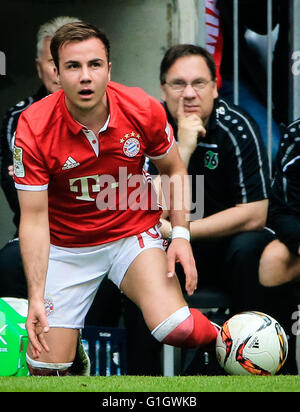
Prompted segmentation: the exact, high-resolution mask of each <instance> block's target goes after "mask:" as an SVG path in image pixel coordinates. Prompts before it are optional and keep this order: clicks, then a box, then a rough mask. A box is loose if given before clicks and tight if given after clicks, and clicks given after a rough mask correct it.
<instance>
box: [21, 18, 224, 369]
mask: <svg viewBox="0 0 300 412" xmlns="http://www.w3.org/2000/svg"><path fill="white" fill-rule="evenodd" d="M51 53H52V56H53V59H54V63H55V66H56V72H57V76H58V79H59V82H60V84H61V87H62V90H60V91H58V92H56V93H53V94H52V95H51V96H48V97H47V98H45V99H43V100H42V101H40V102H37V103H35V104H33V105H32V106H31V107H30V108H29V109H27V110H26V111H25V112H23V113H22V115H21V117H20V120H19V123H18V128H17V133H16V139H15V147H14V173H15V183H16V188H17V189H18V196H19V201H20V207H21V222H20V245H21V253H22V258H23V262H24V268H25V273H26V277H27V285H28V296H29V313H28V318H27V324H26V326H27V330H28V335H29V339H30V345H29V349H28V353H27V361H28V365H29V368H30V371H31V373H32V374H34V375H52V374H54V375H56V374H65V373H67V371H68V369H69V368H70V366H71V365H72V361H73V358H74V354H75V349H76V343H77V336H78V329H80V328H82V327H83V324H84V318H85V315H86V313H87V311H88V308H89V307H90V305H91V303H92V300H93V297H94V295H95V293H96V290H97V288H98V286H99V284H100V282H101V279H102V278H103V276H104V275H105V274H108V277H109V278H110V279H111V280H112V281H113V282H114V283H115V284H117V285H118V286H119V287H120V289H121V290H122V291H123V292H124V293H125V294H126V295H127V296H128V297H129V298H130V299H131V300H132V301H133V302H135V303H136V304H137V305H138V306H139V307H140V309H141V310H142V313H143V316H144V318H145V321H146V324H147V326H148V327H149V329H150V330H151V331H152V334H153V336H154V337H155V338H156V339H157V340H159V341H162V342H165V343H168V344H172V345H176V346H180V347H182V346H190V347H195V346H206V345H208V346H209V345H210V344H212V343H213V342H214V341H215V339H216V336H217V333H218V330H217V328H216V327H215V326H214V325H213V324H212V323H210V321H209V320H208V319H207V318H206V317H205V316H204V315H203V314H202V313H201V312H200V311H198V310H194V309H189V308H188V306H187V304H186V302H185V300H184V298H183V295H182V292H181V289H180V286H179V282H178V279H177V277H176V276H175V274H174V271H175V263H176V261H179V262H180V263H181V264H182V266H183V269H184V272H185V275H186V284H185V285H186V290H187V292H188V294H192V293H193V292H194V290H195V288H196V284H197V271H196V268H195V262H194V258H193V254H192V249H191V246H190V243H189V230H188V222H187V219H186V213H187V207H186V205H184V199H185V196H181V197H182V200H181V204H180V207H178V206H179V203H178V201H177V202H175V200H177V199H175V196H174V192H175V193H176V191H177V193H179V192H180V193H182V192H184V193H185V192H188V190H187V188H186V187H185V186H184V185H183V181H184V176H185V175H186V168H185V167H184V164H183V162H182V161H181V159H180V157H179V154H178V152H177V148H176V144H174V139H173V132H172V129H171V127H169V125H168V123H167V119H166V115H165V112H164V109H163V108H162V106H161V104H160V103H159V102H158V101H156V100H155V99H154V98H152V97H150V96H148V95H147V94H146V93H144V92H143V91H142V90H141V89H138V88H127V87H125V86H122V85H119V84H117V83H113V82H111V81H110V71H111V63H110V61H109V41H108V39H107V37H106V35H105V34H104V33H103V32H101V31H100V30H98V29H97V28H96V27H94V26H92V25H89V24H87V23H70V24H67V25H65V26H63V27H62V28H60V29H59V30H58V31H57V32H56V34H55V36H54V37H53V39H52V41H51ZM145 155H148V156H150V157H151V158H152V160H153V162H154V163H155V165H156V167H157V168H158V170H159V172H160V173H161V174H164V175H167V176H168V177H169V178H170V180H172V179H173V178H174V179H173V180H172V182H173V184H172V185H171V187H170V220H171V223H172V226H173V232H172V242H171V244H170V246H169V248H168V252H167V254H166V252H165V250H164V246H163V240H162V238H161V235H160V232H159V229H158V228H157V225H158V223H159V218H160V213H161V211H160V208H159V207H157V205H156V202H155V201H152V196H153V190H151V181H149V177H148V176H147V174H146V173H144V172H143V165H144V157H145ZM175 177H176V178H175ZM137 182H138V185H139V190H137V189H136V185H137ZM175 189H176V190H175ZM148 195H149V196H148ZM175 203H176V204H177V207H175V206H174V205H175Z"/></svg>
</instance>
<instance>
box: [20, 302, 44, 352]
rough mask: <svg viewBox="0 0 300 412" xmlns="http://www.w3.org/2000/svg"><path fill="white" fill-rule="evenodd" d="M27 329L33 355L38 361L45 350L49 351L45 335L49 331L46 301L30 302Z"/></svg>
mask: <svg viewBox="0 0 300 412" xmlns="http://www.w3.org/2000/svg"><path fill="white" fill-rule="evenodd" d="M26 329H27V332H28V337H29V341H30V343H31V350H32V355H33V357H34V358H35V359H36V358H38V357H39V355H40V354H41V352H42V350H43V349H44V350H45V351H46V352H48V351H49V347H48V345H47V343H46V340H45V336H44V334H45V333H47V332H48V331H49V325H48V321H47V316H46V310H45V305H44V301H41V300H39V301H32V300H29V310H28V316H27V321H26Z"/></svg>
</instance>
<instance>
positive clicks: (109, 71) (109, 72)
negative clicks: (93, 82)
mask: <svg viewBox="0 0 300 412" xmlns="http://www.w3.org/2000/svg"><path fill="white" fill-rule="evenodd" d="M110 77H111V62H109V63H108V80H109V81H110V80H111V79H110Z"/></svg>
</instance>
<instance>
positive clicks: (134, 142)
mask: <svg viewBox="0 0 300 412" xmlns="http://www.w3.org/2000/svg"><path fill="white" fill-rule="evenodd" d="M140 137H141V135H140V134H139V133H135V132H131V133H126V134H125V135H124V137H123V138H122V139H121V140H120V142H121V143H123V152H124V154H125V155H126V156H127V157H134V156H136V155H137V154H138V153H139V151H140V149H141V144H140V142H139V138H140Z"/></svg>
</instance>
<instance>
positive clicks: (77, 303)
mask: <svg viewBox="0 0 300 412" xmlns="http://www.w3.org/2000/svg"><path fill="white" fill-rule="evenodd" d="M107 254H108V253H105V250H102V249H101V248H100V251H98V250H97V248H83V249H82V250H79V249H76V250H73V249H62V248H56V247H54V246H51V248H50V259H49V265H48V272H47V278H46V286H45V296H44V301H45V309H46V314H47V320H48V324H49V326H50V330H49V332H47V333H44V337H45V340H46V343H47V346H48V347H49V352H46V351H44V350H43V351H42V353H41V354H40V356H39V357H38V358H37V359H33V356H32V351H31V348H30V344H29V345H28V352H27V363H28V365H29V369H30V371H31V373H32V374H34V375H40V374H43V375H61V374H66V373H68V372H69V370H70V368H71V367H72V364H73V360H74V358H75V353H76V348H77V344H78V330H79V329H82V328H83V327H84V319H85V316H86V313H87V312H88V310H89V308H90V306H91V304H92V301H93V298H94V296H95V294H96V291H97V289H98V287H99V285H100V283H101V280H102V279H103V277H104V274H105V273H106V272H107V271H108V267H109V265H108V262H109V259H108V258H107ZM99 262H101V263H99Z"/></svg>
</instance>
